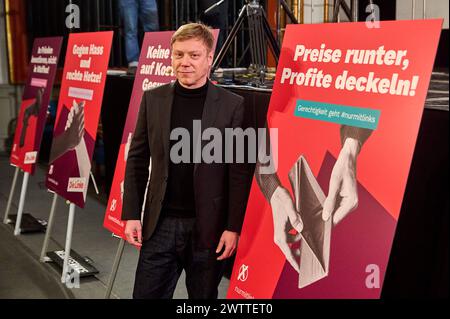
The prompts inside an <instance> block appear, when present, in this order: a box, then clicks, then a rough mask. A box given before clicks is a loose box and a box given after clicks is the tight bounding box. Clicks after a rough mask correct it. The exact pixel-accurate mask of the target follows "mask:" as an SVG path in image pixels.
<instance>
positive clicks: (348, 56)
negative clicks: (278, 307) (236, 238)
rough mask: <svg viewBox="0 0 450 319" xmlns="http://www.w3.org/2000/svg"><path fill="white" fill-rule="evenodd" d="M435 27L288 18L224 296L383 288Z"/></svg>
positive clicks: (357, 293) (347, 293) (342, 294)
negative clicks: (265, 164)
mask: <svg viewBox="0 0 450 319" xmlns="http://www.w3.org/2000/svg"><path fill="white" fill-rule="evenodd" d="M441 25H442V20H417V21H395V22H393V21H382V22H380V25H379V27H378V28H370V27H369V26H368V25H366V23H339V24H331V23H330V24H312V25H289V26H288V27H287V29H286V34H285V38H284V42H283V48H282V52H281V57H280V62H279V65H278V68H277V75H276V80H275V85H274V88H273V93H272V96H271V100H270V105H269V111H268V114H267V121H268V126H269V127H270V129H271V131H270V142H271V148H272V158H273V159H274V166H273V167H274V170H273V171H270V170H269V172H268V173H267V172H263V173H262V171H261V170H260V169H259V168H258V167H257V169H256V170H255V179H254V181H253V184H252V189H251V193H250V197H249V202H248V206H247V211H246V216H245V221H244V226H243V231H242V234H241V238H240V242H239V246H238V251H237V256H236V261H235V264H234V269H233V273H232V277H231V282H230V287H229V290H228V296H227V297H228V298H379V297H380V293H381V288H382V285H383V280H384V276H385V272H386V267H387V262H388V259H389V254H390V250H391V245H392V240H393V237H394V232H395V229H396V225H397V221H398V218H399V213H400V208H401V205H402V200H403V195H404V191H405V186H406V181H407V178H408V174H409V169H410V164H411V159H412V155H413V151H414V146H415V143H416V138H417V133H418V129H419V124H420V120H421V116H422V112H423V107H424V102H425V97H426V94H427V90H428V85H429V81H430V76H431V71H432V67H433V62H434V57H435V54H436V49H437V44H438V40H439V35H440V32H441ZM411 34H414V37H411ZM356 39H357V40H356ZM262 176H264V177H267V178H269V179H271V180H272V181H275V182H274V183H272V184H270V183H267V182H265V181H264V180H263V179H261V177H262ZM274 177H277V178H278V181H276V179H273V178H274ZM267 185H269V186H270V185H272V187H267ZM273 185H276V187H277V188H274V187H273ZM328 212H331V215H330V214H329V213H328Z"/></svg>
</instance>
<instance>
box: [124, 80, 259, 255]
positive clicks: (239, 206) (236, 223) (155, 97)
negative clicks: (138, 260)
mask: <svg viewBox="0 0 450 319" xmlns="http://www.w3.org/2000/svg"><path fill="white" fill-rule="evenodd" d="M173 95H174V82H172V83H169V84H166V85H162V86H159V87H156V88H154V89H151V90H149V91H147V92H145V93H144V95H143V97H142V102H141V106H140V110H139V115H138V118H137V123H136V128H135V131H134V135H133V139H132V142H131V145H130V150H129V152H128V160H127V166H126V171H125V182H124V184H125V185H124V196H123V209H122V219H123V220H139V219H141V211H142V204H143V201H144V195H145V191H146V186H147V180H148V167H149V161H150V158H151V174H150V182H149V184H148V190H147V191H148V194H147V198H146V202H145V207H144V219H143V230H142V231H143V240H147V239H149V238H150V236H151V235H152V233H153V232H154V230H155V227H156V225H157V223H158V219H159V216H160V213H161V206H162V202H163V199H164V195H165V192H166V188H167V180H168V173H169V160H170V149H169V141H170V140H169V136H170V121H171V111H172V102H173ZM243 102H244V99H243V98H242V97H240V96H238V95H236V94H234V93H231V92H229V91H226V90H225V89H223V88H220V87H218V86H215V85H214V84H212V83H211V82H209V84H208V92H207V95H206V100H205V106H204V109H203V114H202V120H201V127H202V131H203V130H205V129H206V128H208V127H215V128H218V129H220V130H221V132H222V133H224V132H225V128H236V127H241V125H242V121H243V117H244V105H243ZM207 143H208V141H206V142H205V141H202V146H203V145H205V144H207ZM250 178H251V177H250ZM249 180H250V179H249V174H248V170H247V169H246V167H245V165H243V164H236V163H233V164H230V163H211V164H206V163H203V162H202V163H196V164H195V165H194V196H195V205H196V207H195V209H196V224H195V225H196V226H195V229H194V240H195V242H196V244H197V246H198V247H201V248H213V247H214V248H215V247H216V246H217V244H218V242H219V240H220V236H221V235H222V233H223V231H224V230H229V231H234V232H238V233H239V232H240V231H241V227H242V222H243V218H244V214H245V208H246V204H247V197H248V192H247V189H248V188H249V187H248V183H249Z"/></svg>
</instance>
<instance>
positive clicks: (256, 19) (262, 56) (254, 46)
mask: <svg viewBox="0 0 450 319" xmlns="http://www.w3.org/2000/svg"><path fill="white" fill-rule="evenodd" d="M219 2H220V1H219ZM280 4H281V5H282V6H283V7H284V9H285V11H286V12H287V14H288V15H289V17H290V18H291V20H292V21H293V22H294V23H297V20H296V19H295V16H294V15H293V14H292V12H291V11H290V9H289V6H288V5H287V4H286V2H285V1H284V0H281V1H280ZM245 17H247V21H248V29H249V36H250V54H251V62H252V64H253V65H254V67H255V70H256V73H257V75H258V76H259V83H257V84H264V79H265V74H266V72H267V47H266V40H267V41H268V42H269V48H270V50H271V52H272V54H273V56H274V57H275V60H276V63H278V59H279V57H280V47H279V45H278V42H277V40H276V39H275V37H274V35H273V33H272V31H271V29H270V25H269V22H268V21H267V17H266V14H265V12H264V9H263V7H262V6H261V5H260V4H259V1H258V0H247V3H246V4H244V6H243V7H242V9H241V10H240V12H239V16H238V18H237V20H236V22H235V24H234V26H233V28H232V29H231V31H230V34H229V35H228V37H227V39H226V40H225V43H224V45H223V46H222V48H221V49H220V51H219V53H218V55H217V57H216V59H215V60H214V63H213V70H214V69H216V68H217V67H218V65H219V64H220V63H221V62H222V60H223V58H224V57H225V54H226V53H227V52H228V50H229V48H230V46H231V43H233V41H234V39H235V38H236V35H237V33H238V31H239V29H240V28H241V26H242V23H243V22H244V19H245Z"/></svg>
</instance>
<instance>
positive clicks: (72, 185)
mask: <svg viewBox="0 0 450 319" xmlns="http://www.w3.org/2000/svg"><path fill="white" fill-rule="evenodd" d="M85 186H86V178H85V177H71V178H69V184H68V185H67V191H68V192H74V193H76V192H80V193H82V192H83V191H84V188H85Z"/></svg>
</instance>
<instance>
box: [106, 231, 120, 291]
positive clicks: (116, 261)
mask: <svg viewBox="0 0 450 319" xmlns="http://www.w3.org/2000/svg"><path fill="white" fill-rule="evenodd" d="M113 237H117V238H119V246H118V247H117V252H116V257H115V258H114V264H113V267H112V271H111V275H110V276H109V280H108V286H107V287H106V294H105V299H109V298H110V297H111V291H112V288H113V286H114V282H115V281H116V275H117V270H118V269H119V265H120V261H121V259H122V254H123V249H124V247H125V240H124V239H123V238H121V237H119V236H116V235H114V234H113Z"/></svg>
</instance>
